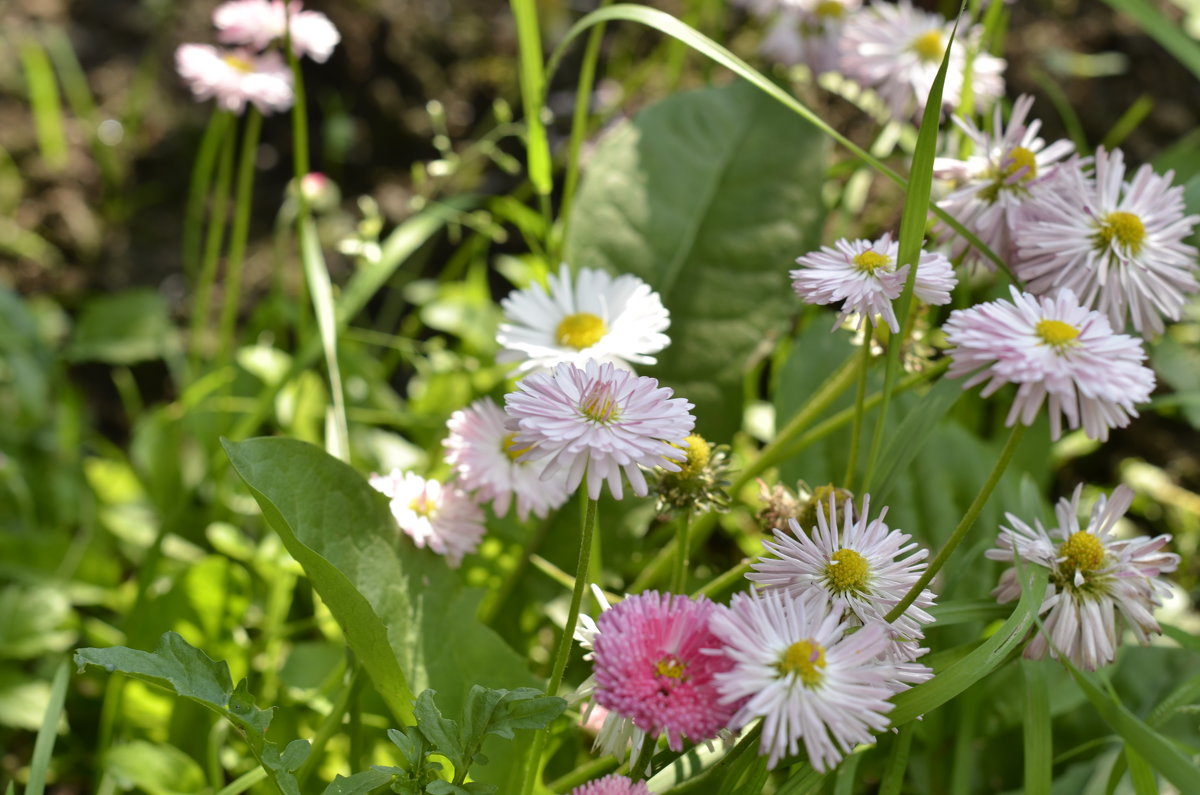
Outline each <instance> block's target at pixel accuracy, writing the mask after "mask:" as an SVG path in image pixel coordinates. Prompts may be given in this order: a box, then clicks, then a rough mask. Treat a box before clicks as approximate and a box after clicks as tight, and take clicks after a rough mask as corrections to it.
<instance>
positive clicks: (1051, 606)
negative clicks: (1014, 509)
mask: <svg viewBox="0 0 1200 795" xmlns="http://www.w3.org/2000/svg"><path fill="white" fill-rule="evenodd" d="M1082 493H1083V486H1082V485H1081V486H1079V487H1077V488H1076V489H1075V493H1074V494H1073V495H1072V497H1071V499H1069V500H1068V499H1066V498H1064V499H1062V500H1059V502H1058V505H1057V506H1056V507H1055V515H1056V517H1057V519H1058V526H1057V527H1055V528H1054V529H1053V530H1052V531H1051V532H1049V533H1048V532H1046V529H1045V528H1044V527H1042V523H1041V522H1040V521H1035V522H1034V526H1033V527H1030V526H1029V525H1027V524H1025V522H1023V521H1021V520H1020V519H1018V518H1017V517H1015V516H1013V515H1012V514H1006V518H1007V519H1008V522H1009V524H1010V525H1012V527H1011V528H1008V527H1003V528H1001V532H1000V537H999V538H998V539H997V542H996V549H991V550H988V552H987V553H986V555H987V557H989V558H991V559H992V560H999V561H1005V562H1008V563H1012V562H1013V558H1014V554H1015V556H1016V557H1019V558H1021V559H1022V560H1024V561H1027V562H1030V563H1034V564H1036V565H1039V566H1044V567H1046V568H1048V569H1050V582H1049V583H1048V584H1047V586H1046V595H1045V598H1044V599H1043V601H1042V605H1041V608H1040V609H1039V611H1038V612H1039V614H1041V615H1045V616H1046V619H1045V624H1044V631H1040V632H1037V633H1036V634H1035V635H1034V637H1033V638H1032V639H1031V640H1030V642H1029V645H1027V646H1026V647H1025V656H1026V657H1029V658H1032V659H1040V658H1042V657H1045V656H1046V653H1047V652H1049V653H1050V656H1052V657H1054V658H1056V659H1057V658H1058V656H1059V655H1060V654H1062V655H1065V656H1066V658H1067V659H1068V660H1070V661H1071V662H1072V663H1073V664H1075V665H1077V666H1079V667H1080V668H1084V669H1086V670H1089V671H1094V670H1096V669H1097V668H1099V667H1100V666H1102V665H1107V664H1108V663H1110V662H1112V661H1113V658H1114V656H1115V655H1116V647H1117V644H1118V642H1119V638H1118V635H1117V629H1118V626H1119V624H1118V621H1117V616H1118V615H1120V616H1121V618H1122V619H1124V622H1123V623H1124V624H1125V626H1128V627H1129V629H1130V630H1132V632H1133V634H1134V637H1136V638H1137V641H1138V642H1139V643H1141V644H1142V645H1146V644H1147V643H1149V642H1150V636H1151V635H1156V634H1158V633H1160V632H1161V631H1162V630H1161V629H1160V628H1159V626H1158V622H1157V621H1155V620H1154V612H1153V611H1154V608H1155V607H1156V606H1158V605H1160V604H1162V600H1163V598H1165V597H1166V596H1167V595H1168V594H1169V593H1170V588H1169V587H1168V586H1167V584H1166V583H1165V582H1163V581H1162V580H1161V579H1159V575H1160V574H1162V573H1164V572H1171V571H1174V570H1175V569H1176V567H1177V566H1178V565H1179V556H1178V555H1175V554H1173V553H1170V552H1164V551H1162V550H1163V547H1164V546H1165V545H1166V544H1167V542H1168V541H1170V540H1171V537H1170V536H1169V535H1160V536H1156V537H1155V538H1146V537H1144V536H1143V537H1139V538H1134V539H1118V538H1117V537H1116V536H1114V535H1113V528H1114V526H1115V525H1116V523H1117V521H1118V520H1119V519H1120V518H1121V517H1122V516H1124V515H1125V512H1126V511H1127V510H1129V506H1130V504H1131V503H1132V502H1133V491H1132V490H1130V489H1129V488H1126V487H1125V486H1118V487H1117V488H1116V490H1115V491H1113V493H1112V496H1111V498H1105V497H1103V496H1101V497H1100V499H1099V500H1097V502H1096V504H1095V505H1094V506H1093V508H1092V512H1091V516H1090V517H1089V519H1088V522H1087V525H1086V526H1084V527H1083V528H1082V529H1081V528H1080V525H1079V498H1080V495H1081V494H1082ZM992 594H993V595H994V596H995V597H996V599H997V600H998V601H1000V602H1011V601H1012V600H1014V599H1017V598H1018V597H1020V595H1021V589H1020V585H1019V583H1018V581H1017V577H1016V568H1015V567H1013V568H1008V569H1005V571H1004V573H1003V575H1001V577H1000V584H999V585H998V586H997V587H996V589H995V590H994V591H993V592H992Z"/></svg>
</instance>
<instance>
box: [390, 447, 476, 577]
mask: <svg viewBox="0 0 1200 795" xmlns="http://www.w3.org/2000/svg"><path fill="white" fill-rule="evenodd" d="M369 482H370V484H371V486H372V488H374V489H375V490H376V491H379V492H382V493H383V494H384V495H385V496H387V497H388V498H389V499H391V509H392V516H394V517H396V523H397V524H399V525H400V529H401V530H403V531H404V532H405V534H407V535H408V537H409V538H411V539H412V540H413V543H414V544H416V545H417V546H418V547H420V548H424V547H429V548H430V549H431V550H433V551H434V552H436V553H437V554H439V555H442V556H443V557H445V558H446V562H447V563H449V564H450V567H451V568H455V569H456V568H458V566H459V564H460V563H462V559H463V555H466V554H468V553H471V552H474V551H475V548H476V547H478V546H479V540H480V539H481V538H483V534H484V533H485V532H486V528H485V527H484V525H483V510H482V509H481V508H480V507H479V506H478V505H476V504H475V501H474V500H472V499H471V496H470V495H469V494H467V492H465V491H463V490H462V489H460V488H458V487H457V486H455V485H454V484H453V483H451V484H448V485H443V484H441V483H439V482H438V481H436V480H426V479H425V478H423V477H421V476H420V475H418V474H416V473H415V472H401V471H400V470H399V469H393V470H392V471H391V472H390V473H389V474H387V475H374V474H373V475H371V478H370V481H369Z"/></svg>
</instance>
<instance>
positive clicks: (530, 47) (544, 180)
mask: <svg viewBox="0 0 1200 795" xmlns="http://www.w3.org/2000/svg"><path fill="white" fill-rule="evenodd" d="M511 6H512V12H513V17H514V18H515V19H516V21H517V47H518V48H519V49H520V59H521V102H522V103H523V104H524V106H525V130H526V133H525V135H526V142H525V145H526V150H527V153H528V157H529V181H530V182H532V183H533V188H534V190H535V191H537V194H538V196H539V197H542V198H543V199H548V197H549V196H550V191H551V189H552V188H553V182H552V180H551V174H550V142H549V140H548V139H547V138H546V128H545V126H544V125H543V124H542V96H543V92H544V90H545V85H546V75H545V71H544V66H543V63H542V37H541V32H540V31H539V30H538V16H537V4H536V3H535V2H534V0H511ZM548 222H549V219H547V228H549V223H548Z"/></svg>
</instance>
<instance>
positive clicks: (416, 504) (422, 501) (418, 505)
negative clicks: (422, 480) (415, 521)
mask: <svg viewBox="0 0 1200 795" xmlns="http://www.w3.org/2000/svg"><path fill="white" fill-rule="evenodd" d="M434 507H435V506H434V504H433V501H432V500H430V499H429V498H428V497H426V496H425V495H424V494H418V495H417V496H416V497H413V498H412V502H410V503H409V504H408V509H409V510H410V511H412V512H413V513H415V514H416V515H417V516H429V515H431V514H432V513H433V509H434Z"/></svg>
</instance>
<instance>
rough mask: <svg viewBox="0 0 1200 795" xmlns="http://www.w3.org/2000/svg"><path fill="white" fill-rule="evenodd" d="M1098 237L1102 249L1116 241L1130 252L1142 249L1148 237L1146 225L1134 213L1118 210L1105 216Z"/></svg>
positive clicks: (1133, 252) (1097, 233) (1135, 252)
mask: <svg viewBox="0 0 1200 795" xmlns="http://www.w3.org/2000/svg"><path fill="white" fill-rule="evenodd" d="M1096 238H1097V240H1096V242H1097V243H1098V244H1099V246H1098V247H1099V248H1101V249H1105V248H1108V247H1109V246H1111V245H1112V244H1113V241H1116V243H1117V245H1119V246H1121V247H1122V248H1124V249H1125V250H1126V251H1128V252H1129V253H1130V254H1137V253H1138V252H1139V251H1141V250H1142V243H1143V241H1145V239H1146V225H1145V224H1143V223H1142V219H1141V218H1138V217H1137V216H1136V215H1134V214H1133V213H1127V212H1123V211H1121V210H1118V211H1116V212H1113V213H1109V214H1108V215H1106V216H1104V220H1103V221H1101V222H1100V229H1099V230H1098V231H1097V232H1096Z"/></svg>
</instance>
